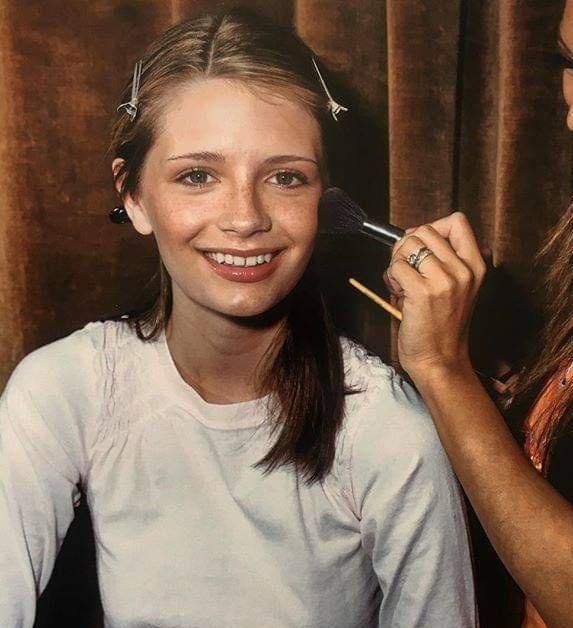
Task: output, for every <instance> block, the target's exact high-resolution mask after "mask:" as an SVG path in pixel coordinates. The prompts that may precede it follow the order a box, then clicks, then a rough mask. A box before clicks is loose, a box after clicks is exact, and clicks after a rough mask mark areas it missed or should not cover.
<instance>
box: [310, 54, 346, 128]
mask: <svg viewBox="0 0 573 628" xmlns="http://www.w3.org/2000/svg"><path fill="white" fill-rule="evenodd" d="M312 65H313V66H314V69H315V70H316V73H317V75H318V80H319V81H320V84H321V85H322V88H323V89H324V93H325V94H326V97H327V98H328V108H329V110H330V113H331V114H332V117H333V118H334V119H335V120H336V122H338V118H337V117H336V116H337V115H338V114H339V113H340V112H341V111H343V112H344V111H348V107H345V106H344V105H341V104H340V103H337V102H336V100H334V98H333V97H332V94H331V93H330V91H329V89H328V87H327V86H326V81H325V80H324V79H323V78H322V74H321V73H320V70H319V69H318V64H317V63H316V59H315V58H314V57H312Z"/></svg>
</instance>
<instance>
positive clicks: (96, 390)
mask: <svg viewBox="0 0 573 628" xmlns="http://www.w3.org/2000/svg"><path fill="white" fill-rule="evenodd" d="M130 335H132V333H131V332H130V331H129V330H128V327H127V325H126V324H125V323H121V322H118V321H100V322H91V323H88V324H87V325H85V326H84V327H83V328H81V329H78V330H77V331H74V332H73V333H71V334H69V335H68V336H65V337H63V338H60V339H59V340H56V341H54V342H51V343H49V344H46V345H44V346H42V347H39V348H38V349H35V350H34V351H32V352H31V353H29V354H28V355H27V356H26V357H24V358H23V359H22V360H21V362H20V363H19V364H18V365H17V367H16V368H15V370H14V372H13V373H12V375H11V377H10V379H9V381H8V384H7V386H6V392H7V393H8V392H9V391H10V390H11V389H13V388H15V389H18V390H20V391H22V392H23V393H25V394H26V395H27V396H29V397H30V398H31V399H32V400H33V401H34V402H35V403H36V404H37V405H38V406H39V409H40V410H41V406H44V405H48V406H51V405H53V402H54V401H55V400H60V401H61V402H63V401H67V402H68V403H76V404H77V405H82V404H83V407H86V406H88V407H92V406H93V405H94V402H97V399H98V398H99V397H101V395H102V392H103V388H104V387H105V382H106V379H107V371H108V368H109V365H110V362H112V361H113V358H114V355H115V353H116V351H117V348H118V347H119V346H120V345H121V344H122V343H125V342H127V341H128V340H129V336H130Z"/></svg>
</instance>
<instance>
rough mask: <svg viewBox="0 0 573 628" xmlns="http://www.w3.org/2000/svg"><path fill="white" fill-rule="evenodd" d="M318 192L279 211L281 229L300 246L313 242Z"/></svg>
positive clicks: (315, 229) (316, 219) (316, 228)
mask: <svg viewBox="0 0 573 628" xmlns="http://www.w3.org/2000/svg"><path fill="white" fill-rule="evenodd" d="M319 199H320V192H317V193H315V194H311V195H308V196H306V197H305V198H300V199H297V200H295V201H294V202H291V203H290V204H289V205H290V206H289V207H285V208H283V210H282V211H281V214H282V216H281V224H282V227H283V228H284V229H285V230H286V231H288V233H289V234H290V236H291V237H292V238H293V240H296V241H297V242H298V243H300V244H301V245H304V244H309V243H312V242H314V240H315V238H316V235H317V231H318V201H319Z"/></svg>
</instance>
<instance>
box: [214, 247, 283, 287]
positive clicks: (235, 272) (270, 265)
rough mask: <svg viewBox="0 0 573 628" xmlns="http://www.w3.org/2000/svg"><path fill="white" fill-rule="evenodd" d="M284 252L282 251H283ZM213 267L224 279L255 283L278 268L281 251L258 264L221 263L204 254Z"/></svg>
mask: <svg viewBox="0 0 573 628" xmlns="http://www.w3.org/2000/svg"><path fill="white" fill-rule="evenodd" d="M281 252H282V251H281ZM203 257H204V258H205V259H206V260H207V262H208V263H209V265H210V266H211V268H212V269H213V270H214V271H215V272H216V273H217V274H218V275H219V277H223V279H227V280H229V281H238V282H241V283H255V282H257V281H263V279H267V277H270V276H271V275H272V274H273V273H274V272H275V270H276V268H277V265H278V261H277V260H278V258H279V257H280V253H276V254H275V255H273V258H272V259H271V261H270V262H265V263H264V264H257V265H256V266H234V265H231V264H219V262H216V261H215V260H214V259H212V258H211V257H208V256H207V255H203Z"/></svg>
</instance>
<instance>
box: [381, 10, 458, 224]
mask: <svg viewBox="0 0 573 628" xmlns="http://www.w3.org/2000/svg"><path fill="white" fill-rule="evenodd" d="M460 4H461V3H460V2H459V1H455V2H425V1H423V0H416V1H415V2H408V3H404V2H388V3H387V6H388V67H389V68H390V71H389V74H388V107H389V120H390V122H389V133H390V207H391V217H392V220H393V221H394V222H395V223H396V224H399V225H402V226H412V225H416V224H420V223H422V222H427V221H429V220H432V219H435V218H437V217H439V216H442V215H444V214H447V213H449V212H450V211H451V209H452V191H453V189H454V181H455V177H454V163H455V162H454V158H455V150H454V147H455V134H456V98H457V90H456V86H457V79H458V76H457V72H458V39H459V24H460V17H461V15H460Z"/></svg>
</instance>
